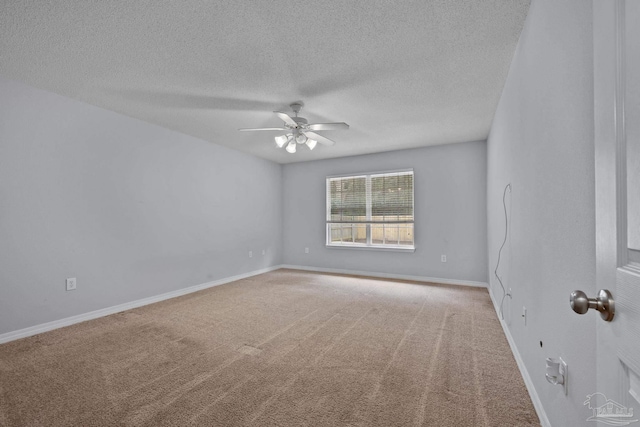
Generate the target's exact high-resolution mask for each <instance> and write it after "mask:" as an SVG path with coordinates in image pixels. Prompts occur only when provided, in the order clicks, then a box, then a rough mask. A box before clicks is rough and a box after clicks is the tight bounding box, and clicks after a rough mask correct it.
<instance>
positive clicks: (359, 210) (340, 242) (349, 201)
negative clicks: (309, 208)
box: [327, 170, 414, 249]
mask: <svg viewBox="0 0 640 427" xmlns="http://www.w3.org/2000/svg"><path fill="white" fill-rule="evenodd" d="M413 228H414V215H413V171H412V170H404V171H398V172H387V173H371V174H365V175H358V176H341V177H328V178H327V245H329V246H366V247H380V248H389V247H391V248H404V249H412V248H413V247H414V239H413V235H414V234H413Z"/></svg>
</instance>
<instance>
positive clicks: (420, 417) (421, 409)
mask: <svg viewBox="0 0 640 427" xmlns="http://www.w3.org/2000/svg"><path fill="white" fill-rule="evenodd" d="M448 313H449V309H446V310H445V311H444V314H443V315H442V323H440V333H439V334H438V338H437V339H436V345H435V346H434V348H433V352H432V353H431V358H430V359H429V374H428V375H427V381H426V384H425V387H424V390H423V391H422V396H420V404H419V405H418V413H417V414H416V422H415V425H416V426H421V425H422V423H423V422H424V416H425V411H426V410H427V403H428V401H427V398H428V397H429V387H430V382H431V378H432V377H433V372H434V370H435V367H436V359H437V358H438V354H439V353H440V343H441V342H442V336H443V335H444V332H445V328H444V325H445V324H446V322H447V315H448Z"/></svg>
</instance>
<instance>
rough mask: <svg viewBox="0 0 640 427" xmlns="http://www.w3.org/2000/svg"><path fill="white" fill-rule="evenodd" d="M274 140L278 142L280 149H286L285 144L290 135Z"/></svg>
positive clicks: (277, 137)
mask: <svg viewBox="0 0 640 427" xmlns="http://www.w3.org/2000/svg"><path fill="white" fill-rule="evenodd" d="M273 139H275V140H276V144H277V145H278V148H282V147H284V144H286V143H287V141H288V140H289V135H280V136H276V137H275V138H273Z"/></svg>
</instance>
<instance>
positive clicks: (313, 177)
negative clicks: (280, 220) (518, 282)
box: [283, 141, 487, 282]
mask: <svg viewBox="0 0 640 427" xmlns="http://www.w3.org/2000/svg"><path fill="white" fill-rule="evenodd" d="M404 168H413V169H414V179H415V190H414V191H415V244H416V251H415V252H414V253H398V252H381V251H372V250H357V249H342V248H327V247H325V241H326V237H325V227H326V225H325V224H326V223H325V221H326V214H325V212H326V207H325V200H326V197H325V194H326V193H325V192H326V188H325V178H326V176H328V175H339V174H349V173H359V172H375V171H385V170H393V169H404ZM283 191H284V208H283V209H284V245H283V247H284V255H283V256H284V263H285V264H292V265H299V266H309V267H316V268H318V267H319V268H331V269H347V270H355V271H368V272H377V273H386V274H398V275H410V276H424V277H435V278H443V279H452V280H470V281H479V282H486V280H487V272H486V265H487V264H486V263H487V261H486V143H485V142H484V141H478V142H469V143H462V144H453V145H441V146H435V147H426V148H419V149H412V150H402V151H392V152H386V153H379V154H369V155H363V156H354V157H345V158H340V159H329V160H319V161H313V162H303V163H293V164H287V165H285V166H284V169H283ZM305 247H308V248H309V253H308V254H305V253H304V248H305ZM441 254H446V255H447V262H446V263H442V262H440V255H441Z"/></svg>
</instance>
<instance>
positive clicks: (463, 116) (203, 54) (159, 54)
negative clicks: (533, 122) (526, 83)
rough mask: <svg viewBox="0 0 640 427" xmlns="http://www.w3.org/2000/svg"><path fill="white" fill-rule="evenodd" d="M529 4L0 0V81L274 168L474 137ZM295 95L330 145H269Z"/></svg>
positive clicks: (479, 134)
mask: <svg viewBox="0 0 640 427" xmlns="http://www.w3.org/2000/svg"><path fill="white" fill-rule="evenodd" d="M528 7H529V0H483V1H478V0H464V1H463V0H438V1H433V0H428V1H427V0H418V1H404V0H403V1H395V2H392V1H389V0H357V1H356V0H350V1H345V0H297V1H291V0H290V1H281V0H270V1H248V0H247V1H226V2H225V1H203V0H199V1H198V0H184V1H152V0H147V1H132V0H127V1H124V0H122V1H115V0H113V1H111V0H110V1H104V0H99V1H96V0H66V1H44V0H43V1H8V2H3V5H2V9H1V10H0V74H2V75H3V76H5V77H8V78H11V79H15V80H18V81H22V82H24V83H27V84H30V85H32V86H35V87H39V88H42V89H47V90H50V91H52V92H55V93H58V94H61V95H65V96H68V97H70V98H74V99H78V100H81V101H84V102H87V103H89V104H93V105H97V106H100V107H104V108H107V109H110V110H113V111H117V112H119V113H122V114H125V115H128V116H131V117H136V118H139V119H142V120H145V121H147V122H151V123H155V124H158V125H160V126H164V127H166V128H170V129H174V130H177V131H180V132H183V133H185V134H189V135H193V136H196V137H199V138H202V139H205V140H208V141H211V142H215V143H217V144H222V145H226V146H229V147H233V148H235V149H238V150H242V151H245V152H249V153H252V154H255V155H257V156H260V157H264V158H266V159H270V160H273V161H276V162H279V163H289V162H295V161H304V160H311V159H320V158H330V157H340V156H349V155H355V154H364V153H374V152H380V151H388V150H396V149H402V148H412V147H420V146H426V145H435V144H444V143H454V142H462V141H471V140H479V139H485V138H486V137H487V135H488V132H489V128H490V125H491V120H492V118H493V115H494V112H495V109H496V106H497V103H498V99H499V97H500V93H501V91H502V87H503V84H504V81H505V78H506V74H507V71H508V68H509V64H510V62H511V58H512V56H513V52H514V49H515V46H516V43H517V40H518V37H519V35H520V31H521V30H522V26H523V23H524V19H525V17H526V13H527V10H528ZM300 100H301V101H303V102H304V104H305V107H304V108H303V110H302V112H301V113H300V115H301V116H303V117H306V118H307V119H308V120H309V122H330V121H344V122H347V123H349V124H350V125H351V129H350V130H347V131H325V132H322V133H323V134H324V135H325V136H327V137H329V138H332V139H334V140H335V141H336V144H335V145H334V146H332V147H327V146H320V145H319V146H318V147H317V148H316V149H315V150H313V151H309V150H308V149H307V148H306V147H304V146H300V147H299V149H298V152H297V153H296V154H289V153H287V152H285V151H284V149H278V148H276V146H275V143H274V142H273V136H274V134H273V133H269V132H264V133H257V132H251V133H250V132H238V131H237V129H238V128H243V127H278V126H281V125H282V122H281V121H280V120H279V119H278V118H276V117H275V115H274V114H273V113H272V111H274V110H282V111H287V112H290V110H289V109H288V105H289V104H290V103H291V102H294V101H300ZM0 102H1V101H0Z"/></svg>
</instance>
